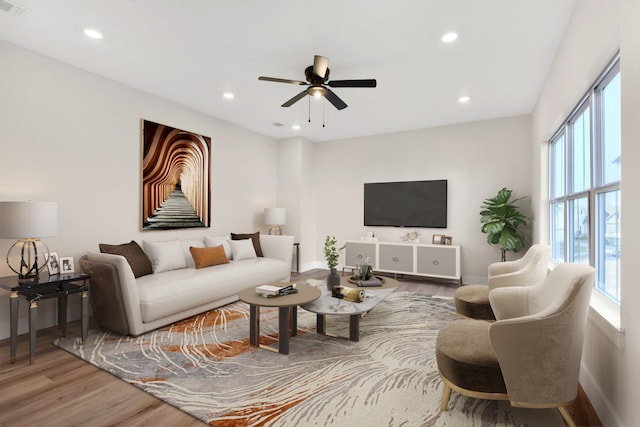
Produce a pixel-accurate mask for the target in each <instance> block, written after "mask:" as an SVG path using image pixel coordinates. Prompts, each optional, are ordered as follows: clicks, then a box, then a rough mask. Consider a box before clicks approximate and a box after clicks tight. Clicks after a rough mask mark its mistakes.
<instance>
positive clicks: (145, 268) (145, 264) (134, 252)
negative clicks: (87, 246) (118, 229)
mask: <svg viewBox="0 0 640 427" xmlns="http://www.w3.org/2000/svg"><path fill="white" fill-rule="evenodd" d="M98 247H99V248H100V252H102V253H103V254H111V255H122V256H123V257H124V258H125V259H126V260H127V262H128V263H129V265H130V266H131V271H133V276H134V277H136V278H138V277H140V276H146V275H147V274H151V273H153V266H152V265H151V261H150V260H149V257H147V254H145V253H144V251H143V250H142V248H141V247H140V245H139V244H137V243H136V242H135V241H134V240H132V241H131V242H129V243H123V244H121V245H109V244H107V243H100V244H99V245H98Z"/></svg>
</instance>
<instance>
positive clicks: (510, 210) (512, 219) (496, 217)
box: [480, 188, 529, 261]
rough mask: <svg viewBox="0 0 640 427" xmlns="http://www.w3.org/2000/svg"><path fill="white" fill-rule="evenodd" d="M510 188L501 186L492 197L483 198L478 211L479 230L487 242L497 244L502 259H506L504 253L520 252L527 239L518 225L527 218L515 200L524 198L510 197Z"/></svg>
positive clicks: (523, 223)
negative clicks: (484, 235)
mask: <svg viewBox="0 0 640 427" xmlns="http://www.w3.org/2000/svg"><path fill="white" fill-rule="evenodd" d="M511 193H512V190H508V189H507V188H503V189H501V190H500V191H498V194H497V195H495V196H494V197H491V198H489V199H485V200H484V204H483V205H482V210H481V211H480V222H481V223H482V227H481V228H480V230H481V231H482V232H483V233H485V234H486V235H487V243H488V244H490V245H498V246H499V247H500V250H501V251H502V261H506V259H507V258H506V253H507V251H510V252H520V251H521V250H522V249H524V246H525V243H526V241H527V237H526V235H525V234H524V233H523V232H522V231H521V230H520V228H519V227H521V226H524V225H527V221H528V219H529V218H527V217H526V216H525V215H524V214H522V213H521V212H520V210H519V208H518V206H516V204H515V203H516V202H518V201H520V200H522V199H525V198H526V196H525V197H520V198H519V199H515V200H510V199H511Z"/></svg>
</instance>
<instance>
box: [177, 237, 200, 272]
mask: <svg viewBox="0 0 640 427" xmlns="http://www.w3.org/2000/svg"><path fill="white" fill-rule="evenodd" d="M204 246H205V245H204V239H184V240H180V248H181V249H182V255H184V261H185V262H186V263H187V268H195V267H196V265H195V263H194V261H193V256H192V255H191V248H192V247H193V248H204Z"/></svg>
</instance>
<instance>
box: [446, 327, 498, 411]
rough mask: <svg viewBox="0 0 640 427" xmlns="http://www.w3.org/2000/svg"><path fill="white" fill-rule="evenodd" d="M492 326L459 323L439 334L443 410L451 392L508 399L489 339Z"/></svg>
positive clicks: (485, 397) (486, 397)
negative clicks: (443, 385)
mask: <svg viewBox="0 0 640 427" xmlns="http://www.w3.org/2000/svg"><path fill="white" fill-rule="evenodd" d="M490 325H491V324H490V323H489V322H485V321H483V320H475V319H460V320H455V321H453V322H451V323H449V324H447V325H446V326H445V327H444V328H442V329H441V330H440V332H439V333H438V339H437V340H436V361H437V364H438V371H439V372H440V376H441V377H442V378H443V381H444V383H445V388H444V392H443V396H442V403H441V405H442V406H441V407H442V409H443V410H445V409H446V405H447V402H448V400H449V394H450V393H451V389H453V390H455V391H457V392H459V393H461V394H464V395H467V396H471V397H478V398H484V399H507V388H506V386H505V383H504V379H503V378H502V371H501V370H500V364H499V363H498V359H497V358H496V354H495V352H494V350H493V346H492V345H491V341H490V339H489V326H490Z"/></svg>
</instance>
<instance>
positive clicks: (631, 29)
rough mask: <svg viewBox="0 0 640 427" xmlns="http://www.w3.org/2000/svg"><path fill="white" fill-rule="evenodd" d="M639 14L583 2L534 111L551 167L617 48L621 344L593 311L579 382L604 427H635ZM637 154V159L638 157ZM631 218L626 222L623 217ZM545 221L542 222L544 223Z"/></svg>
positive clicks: (624, 3) (538, 176)
mask: <svg viewBox="0 0 640 427" xmlns="http://www.w3.org/2000/svg"><path fill="white" fill-rule="evenodd" d="M639 16H640V2H639V1H638V0H611V1H609V0H607V1H606V2H605V1H601V0H582V1H580V2H578V3H577V5H576V9H575V11H574V14H573V17H572V20H571V22H570V24H569V27H568V28H567V30H566V32H565V36H564V39H563V42H562V45H561V46H560V48H559V50H558V53H557V56H556V59H555V61H554V64H553V67H552V69H551V72H550V73H549V77H548V79H547V81H546V83H545V86H544V89H543V91H542V93H541V95H540V98H539V101H538V104H537V106H536V108H535V111H534V114H533V128H532V134H533V137H532V143H533V146H534V148H533V149H534V152H536V153H537V155H536V158H534V164H536V163H537V164H542V165H545V164H546V159H547V157H546V150H545V149H544V147H545V142H546V140H548V138H549V137H550V136H551V135H552V134H553V132H554V131H555V130H556V129H557V128H558V126H559V125H560V123H561V121H562V120H563V119H564V118H566V116H567V114H568V113H569V112H570V111H571V109H572V108H573V107H574V106H575V105H576V103H577V102H578V101H579V99H580V98H581V97H582V95H583V94H584V93H585V92H586V90H587V89H588V88H589V86H590V85H591V84H592V83H593V81H594V80H595V78H596V77H597V76H598V75H599V74H600V72H601V71H602V70H603V68H604V67H605V66H606V64H607V63H608V61H609V60H610V59H611V58H612V57H613V55H614V54H615V53H616V51H617V50H618V49H619V50H620V57H621V60H620V64H621V85H622V86H621V87H622V158H623V161H622V177H621V188H622V199H621V200H622V213H621V217H622V218H624V219H623V221H624V223H623V226H622V227H623V230H624V231H623V237H622V240H621V245H622V248H621V257H620V262H621V294H622V305H621V316H620V321H621V326H622V328H623V329H624V335H623V345H624V348H623V349H621V348H619V347H618V346H616V345H615V341H616V338H618V337H619V334H616V332H615V330H614V329H613V328H612V327H610V326H609V327H607V326H606V325H605V326H603V324H602V322H600V321H598V316H597V315H596V314H595V313H594V312H593V311H592V312H591V313H590V316H589V322H588V325H587V333H586V336H585V344H584V350H583V360H582V370H581V374H580V381H581V383H582V385H583V387H584V388H585V391H586V392H587V395H588V396H589V398H590V400H591V402H592V403H593V404H594V407H595V409H596V410H597V412H598V414H599V415H600V417H601V419H602V421H603V422H604V424H605V426H621V427H622V426H629V427H630V426H635V425H637V423H638V420H640V406H638V404H637V388H638V379H639V378H640V366H639V365H638V360H640V326H639V325H640V311H638V309H637V307H638V305H639V304H640V288H638V285H637V282H638V280H637V278H638V277H640V254H639V253H638V250H637V242H638V241H640V226H638V224H637V221H634V218H635V217H636V216H637V212H638V211H639V210H640V188H639V187H638V185H637V183H638V182H639V181H640V170H639V169H638V167H637V166H635V165H637V164H638V163H639V162H640V148H639V147H638V141H639V140H640V127H639V125H638V123H639V122H638V118H639V117H640V29H639V28H638V25H637V19H638V17H639ZM636 159H637V161H636ZM545 175H546V167H545V166H543V167H542V168H537V169H536V168H535V167H534V176H533V181H534V184H535V188H534V193H535V194H536V195H537V196H538V197H539V198H540V200H542V202H543V203H541V204H540V207H539V209H540V212H541V213H544V212H546V209H547V205H546V203H545V202H546V197H547V194H546V193H547V190H546V188H547V187H546V177H545ZM625 219H626V220H625ZM543 225H544V226H543ZM538 235H539V238H540V239H541V240H542V241H548V225H547V223H545V224H541V227H540V229H539V230H538Z"/></svg>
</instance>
